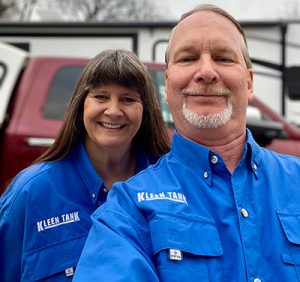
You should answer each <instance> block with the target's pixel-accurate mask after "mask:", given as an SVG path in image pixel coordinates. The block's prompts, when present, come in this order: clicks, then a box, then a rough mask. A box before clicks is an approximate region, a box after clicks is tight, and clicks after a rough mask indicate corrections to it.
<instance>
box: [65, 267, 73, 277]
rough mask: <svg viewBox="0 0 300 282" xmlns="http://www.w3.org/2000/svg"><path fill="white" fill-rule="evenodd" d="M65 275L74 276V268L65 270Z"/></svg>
mask: <svg viewBox="0 0 300 282" xmlns="http://www.w3.org/2000/svg"><path fill="white" fill-rule="evenodd" d="M65 274H66V276H67V277H70V276H73V275H74V268H73V267H70V268H67V269H66V270H65Z"/></svg>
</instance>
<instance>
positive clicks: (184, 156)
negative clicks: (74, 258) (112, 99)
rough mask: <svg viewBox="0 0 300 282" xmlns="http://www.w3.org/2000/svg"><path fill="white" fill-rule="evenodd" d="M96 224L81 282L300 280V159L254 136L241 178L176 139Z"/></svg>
mask: <svg viewBox="0 0 300 282" xmlns="http://www.w3.org/2000/svg"><path fill="white" fill-rule="evenodd" d="M92 219H93V226H92V229H91V231H90V234H89V237H88V240H87V242H86V245H85V247H84V250H83V253H82V256H81V258H80V261H79V265H78V268H77V270H76V273H75V277H74V281H110V282H113V281H130V282H133V281H136V282H140V281H149V282H154V281H163V282H168V281H170V282H177V281H178V282H179V281H188V282H194V281H197V282H199V281H201V282H203V281H210V282H211V281H215V282H220V281H224V282H225V281H226V282H235V281H236V282H243V281H253V282H258V281H269V282H283V281H300V159H299V158H296V157H291V156H286V155H280V154H277V153H274V152H271V151H269V150H267V149H265V148H261V147H259V146H258V145H257V143H256V142H255V141H254V140H253V138H252V136H251V133H250V132H249V131H247V143H246V144H245V148H244V154H243V156H242V159H241V161H240V162H239V164H238V166H237V168H236V169H235V171H234V173H233V174H231V173H230V172H229V171H228V170H227V168H226V166H225V163H224V161H223V160H222V158H221V156H220V155H218V154H216V153H214V152H212V151H210V150H209V149H208V148H206V147H203V146H201V145H199V144H196V143H194V142H192V141H189V140H187V139H185V138H183V137H181V136H180V135H178V134H177V133H175V135H174V139H173V143H172V149H171V152H170V153H168V154H167V155H165V156H164V157H163V158H162V159H161V160H160V161H159V162H158V163H157V164H156V165H154V166H150V167H149V168H148V169H146V170H145V171H143V172H142V173H140V174H138V175H137V176H135V177H134V178H132V179H130V180H129V181H127V182H125V183H116V184H115V186H114V187H113V189H112V192H111V193H110V194H109V197H108V201H107V202H106V203H105V204H104V205H103V206H102V207H100V208H99V209H98V210H97V211H96V212H95V213H94V214H93V215H92Z"/></svg>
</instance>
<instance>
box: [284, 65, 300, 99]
mask: <svg viewBox="0 0 300 282" xmlns="http://www.w3.org/2000/svg"><path fill="white" fill-rule="evenodd" d="M285 78H286V86H287V90H288V96H289V98H290V99H292V100H300V67H289V68H286V70H285Z"/></svg>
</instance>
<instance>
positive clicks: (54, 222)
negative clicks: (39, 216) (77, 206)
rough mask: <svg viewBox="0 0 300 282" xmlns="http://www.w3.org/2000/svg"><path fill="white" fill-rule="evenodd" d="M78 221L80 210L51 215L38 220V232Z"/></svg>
mask: <svg viewBox="0 0 300 282" xmlns="http://www.w3.org/2000/svg"><path fill="white" fill-rule="evenodd" d="M76 221H80V218H79V212H78V211H76V212H70V213H65V214H61V215H59V216H55V217H50V218H47V219H44V220H40V221H37V223H36V225H37V230H38V232H41V231H45V230H47V229H50V228H54V227H58V226H60V225H63V224H69V223H73V222H76Z"/></svg>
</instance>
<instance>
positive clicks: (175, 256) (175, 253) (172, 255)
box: [169, 249, 182, 260]
mask: <svg viewBox="0 0 300 282" xmlns="http://www.w3.org/2000/svg"><path fill="white" fill-rule="evenodd" d="M169 259H170V260H182V252H181V251H180V250H176V249H169Z"/></svg>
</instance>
